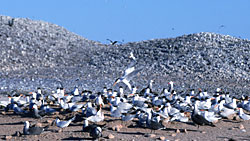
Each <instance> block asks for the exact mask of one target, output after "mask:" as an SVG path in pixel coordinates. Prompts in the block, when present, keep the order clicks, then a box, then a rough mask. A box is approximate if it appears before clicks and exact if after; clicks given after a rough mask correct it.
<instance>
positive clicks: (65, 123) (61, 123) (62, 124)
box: [55, 116, 75, 129]
mask: <svg viewBox="0 0 250 141" xmlns="http://www.w3.org/2000/svg"><path fill="white" fill-rule="evenodd" d="M73 120H75V116H74V117H73V118H71V119H70V120H67V121H60V119H59V118H56V120H55V122H56V126H57V127H59V128H61V129H63V128H65V127H68V126H69V124H70V123H71V122H72V121H73Z"/></svg>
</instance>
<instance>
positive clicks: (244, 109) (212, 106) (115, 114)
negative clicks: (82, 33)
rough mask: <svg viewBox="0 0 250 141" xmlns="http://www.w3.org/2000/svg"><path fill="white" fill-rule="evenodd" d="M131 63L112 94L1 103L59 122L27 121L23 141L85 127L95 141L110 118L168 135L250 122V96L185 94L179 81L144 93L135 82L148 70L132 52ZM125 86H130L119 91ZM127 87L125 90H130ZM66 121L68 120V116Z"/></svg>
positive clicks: (60, 91)
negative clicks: (173, 130)
mask: <svg viewBox="0 0 250 141" xmlns="http://www.w3.org/2000/svg"><path fill="white" fill-rule="evenodd" d="M129 58H130V59H131V61H130V64H128V67H127V69H125V70H124V74H123V75H122V76H121V77H119V78H118V79H116V80H114V84H113V87H112V88H107V87H104V88H103V90H102V91H99V92H94V91H91V90H84V89H83V90H80V88H79V87H77V86H76V87H75V88H74V90H73V91H71V92H66V91H67V90H65V88H62V87H58V88H57V89H55V90H54V91H52V92H50V93H44V92H43V90H42V88H39V87H38V88H37V90H36V91H34V92H30V93H23V94H18V93H16V94H12V95H9V96H8V98H7V97H6V100H5V101H4V100H2V101H0V105H1V108H2V111H4V112H6V113H7V112H8V113H11V114H16V115H19V116H21V117H30V118H37V119H42V118H44V117H46V116H47V117H53V118H54V120H53V122H51V124H49V125H47V126H45V127H41V126H36V125H30V123H29V121H24V123H23V124H24V127H23V131H22V132H20V133H19V136H23V135H26V136H28V135H40V134H48V132H46V131H48V129H49V128H50V127H51V126H57V127H58V132H64V129H65V128H68V126H71V124H72V123H74V124H82V125H83V126H82V132H88V133H89V136H90V137H91V138H93V139H99V138H101V137H102V131H103V130H107V129H106V125H105V124H100V123H102V122H103V121H105V119H106V118H107V117H112V118H116V119H118V120H120V121H121V123H122V124H123V123H126V122H127V121H133V122H134V123H135V124H136V128H148V129H150V130H151V131H150V132H149V133H148V134H151V133H153V132H155V130H163V131H166V132H167V124H168V123H171V122H180V123H183V124H185V123H189V124H190V123H191V124H192V125H194V126H197V130H198V131H199V130H200V128H199V127H200V126H210V127H211V128H214V127H216V123H217V122H218V121H220V120H221V119H225V118H230V117H233V118H235V119H242V120H243V122H244V120H249V119H250V115H248V114H247V113H249V112H250V102H249V99H248V96H241V97H240V98H236V97H232V96H231V95H230V93H229V92H226V91H223V90H222V89H220V88H214V92H207V91H206V90H204V89H203V90H202V89H198V90H196V89H188V90H187V91H186V92H185V94H183V92H182V94H180V92H179V91H178V89H176V87H175V83H174V82H173V81H170V82H168V87H166V88H164V89H163V90H161V91H160V92H157V91H155V90H154V85H157V84H154V80H149V83H148V84H145V87H144V88H143V89H140V90H139V89H137V87H136V86H131V83H130V82H131V81H132V80H133V79H135V78H136V77H138V76H137V74H138V73H140V72H141V71H143V67H137V68H136V67H135V66H136V64H137V62H136V57H135V56H134V55H133V53H132V52H131V54H130V56H129ZM119 83H124V84H125V85H123V87H122V86H120V87H119ZM124 86H125V87H124ZM62 115H63V116H62Z"/></svg>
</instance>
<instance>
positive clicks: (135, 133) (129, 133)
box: [117, 132, 145, 135]
mask: <svg viewBox="0 0 250 141" xmlns="http://www.w3.org/2000/svg"><path fill="white" fill-rule="evenodd" d="M117 133H118V134H126V135H145V133H142V132H117Z"/></svg>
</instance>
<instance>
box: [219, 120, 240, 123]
mask: <svg viewBox="0 0 250 141" xmlns="http://www.w3.org/2000/svg"><path fill="white" fill-rule="evenodd" d="M222 121H223V122H231V123H240V122H241V121H233V120H229V119H223V120H222Z"/></svg>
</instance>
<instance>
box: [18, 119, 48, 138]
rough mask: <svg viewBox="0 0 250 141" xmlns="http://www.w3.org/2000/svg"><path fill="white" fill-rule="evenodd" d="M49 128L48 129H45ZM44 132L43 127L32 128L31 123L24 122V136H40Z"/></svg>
mask: <svg viewBox="0 0 250 141" xmlns="http://www.w3.org/2000/svg"><path fill="white" fill-rule="evenodd" d="M45 128H48V127H45ZM43 131H44V128H43V127H35V126H34V127H30V123H29V122H28V121H25V122H24V127H23V134H24V135H40V134H41V133H42V132H43Z"/></svg>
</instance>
